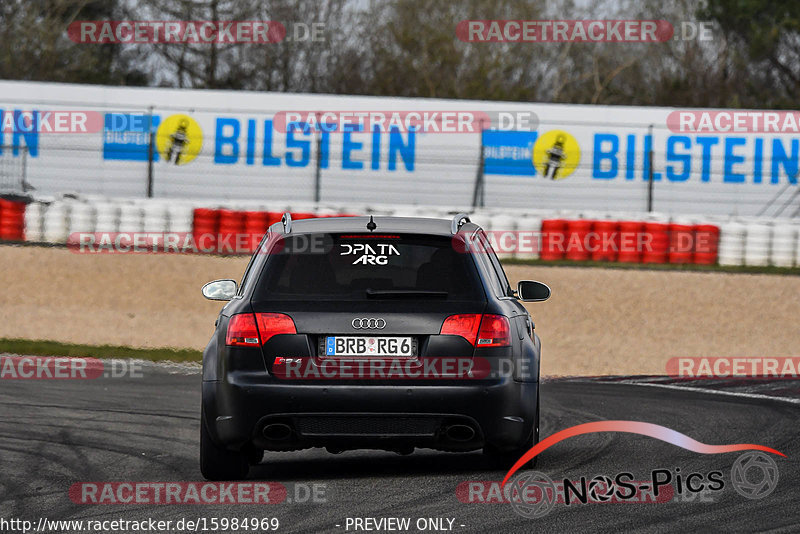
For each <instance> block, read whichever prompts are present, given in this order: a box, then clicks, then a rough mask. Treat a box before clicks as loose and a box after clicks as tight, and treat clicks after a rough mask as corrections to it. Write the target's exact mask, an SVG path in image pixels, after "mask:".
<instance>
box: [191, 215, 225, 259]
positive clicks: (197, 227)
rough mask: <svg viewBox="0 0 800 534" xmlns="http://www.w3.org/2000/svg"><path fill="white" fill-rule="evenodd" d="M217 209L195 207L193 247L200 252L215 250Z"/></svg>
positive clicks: (217, 223)
mask: <svg viewBox="0 0 800 534" xmlns="http://www.w3.org/2000/svg"><path fill="white" fill-rule="evenodd" d="M218 228H219V210H212V209H207V208H195V210H194V222H193V223H192V235H193V237H194V244H195V247H197V249H198V250H199V251H200V252H205V253H213V252H216V250H217V231H218Z"/></svg>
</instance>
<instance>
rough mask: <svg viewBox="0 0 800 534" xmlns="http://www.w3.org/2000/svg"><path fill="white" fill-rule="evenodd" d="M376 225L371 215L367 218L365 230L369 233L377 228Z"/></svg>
mask: <svg viewBox="0 0 800 534" xmlns="http://www.w3.org/2000/svg"><path fill="white" fill-rule="evenodd" d="M377 227H378V225H377V224H375V220H374V219H373V218H372V215H370V216H369V222H368V223H367V230H369V231H370V232H371V231H373V230H374V229H375V228H377Z"/></svg>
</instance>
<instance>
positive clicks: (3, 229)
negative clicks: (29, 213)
mask: <svg viewBox="0 0 800 534" xmlns="http://www.w3.org/2000/svg"><path fill="white" fill-rule="evenodd" d="M24 237H25V203H24V202H17V201H13V200H6V199H4V198H0V239H3V240H6V241H22V240H23V239H24Z"/></svg>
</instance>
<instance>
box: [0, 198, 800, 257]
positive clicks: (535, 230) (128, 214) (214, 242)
mask: <svg viewBox="0 0 800 534" xmlns="http://www.w3.org/2000/svg"><path fill="white" fill-rule="evenodd" d="M270 208H271V209H270ZM287 210H288V211H290V212H291V213H292V218H293V219H294V220H300V219H307V218H310V217H337V216H343V215H344V214H348V215H349V214H352V213H372V214H375V215H395V216H423V217H424V216H427V217H433V216H436V217H441V218H447V217H452V215H453V214H455V213H456V212H459V211H467V212H469V209H452V210H445V209H441V208H427V207H422V206H382V205H376V206H359V207H358V209H354V207H352V206H351V207H349V208H339V207H337V206H334V205H325V206H314V205H310V204H295V205H293V206H292V208H288V207H287V206H285V205H284V206H281V205H271V206H264V205H263V204H256V203H254V202H241V203H229V204H228V205H224V206H202V204H201V205H200V206H197V205H193V203H192V202H191V201H188V200H178V201H172V200H163V199H154V200H141V199H137V200H125V199H108V198H103V197H81V198H72V197H65V198H56V199H53V198H44V197H43V198H39V199H35V200H33V201H30V202H27V203H26V202H18V201H16V200H14V201H12V200H9V199H0V240H6V241H20V240H25V241H28V242H33V243H35V242H44V243H52V244H65V243H67V242H68V240H69V239H70V236H71V235H72V234H76V233H83V232H96V233H101V232H103V233H115V232H120V233H135V232H142V233H145V234H147V233H154V234H161V233H168V232H169V233H174V234H179V235H187V234H191V235H192V237H193V238H194V241H195V244H196V246H197V248H198V249H200V250H202V251H206V252H213V253H217V254H226V253H227V254H231V253H251V252H252V251H254V250H255V249H256V248H257V246H258V243H259V242H260V240H261V238H262V237H263V235H264V233H265V232H266V230H267V228H268V227H269V226H270V225H272V224H274V223H276V222H278V221H280V218H281V216H282V215H283V212H284V211H287ZM470 216H471V218H472V220H473V221H474V222H476V223H477V224H480V225H481V226H482V227H483V228H484V230H485V231H486V233H487V234H488V235H489V236H490V240H492V239H495V240H498V241H497V243H495V242H493V243H492V244H493V246H494V248H495V250H496V251H497V253H498V256H500V257H501V258H502V259H506V258H518V259H539V258H540V259H542V260H546V261H555V260H568V261H575V262H581V261H598V262H624V263H675V264H698V265H711V264H715V263H719V265H722V266H735V265H752V266H768V265H772V266H776V267H800V222H798V221H795V220H792V219H767V218H756V217H746V218H744V217H743V218H716V219H715V218H713V217H710V218H709V219H708V220H703V218H702V217H692V218H686V217H672V218H671V220H670V217H669V216H667V215H659V214H636V213H622V212H612V213H607V212H606V213H604V212H599V211H594V212H578V211H561V212H553V211H545V210H535V209H533V210H526V211H519V212H511V211H508V210H503V211H502V212H497V211H492V210H480V211H477V212H474V213H472V214H471V215H470Z"/></svg>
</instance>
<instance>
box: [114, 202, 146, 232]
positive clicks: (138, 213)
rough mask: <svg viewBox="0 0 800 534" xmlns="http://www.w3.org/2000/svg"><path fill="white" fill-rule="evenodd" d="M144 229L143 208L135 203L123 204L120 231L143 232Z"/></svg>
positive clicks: (120, 212)
mask: <svg viewBox="0 0 800 534" xmlns="http://www.w3.org/2000/svg"><path fill="white" fill-rule="evenodd" d="M143 229H144V221H143V218H142V208H140V207H139V206H137V205H135V204H122V205H121V206H120V207H119V231H120V232H142V231H143Z"/></svg>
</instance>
